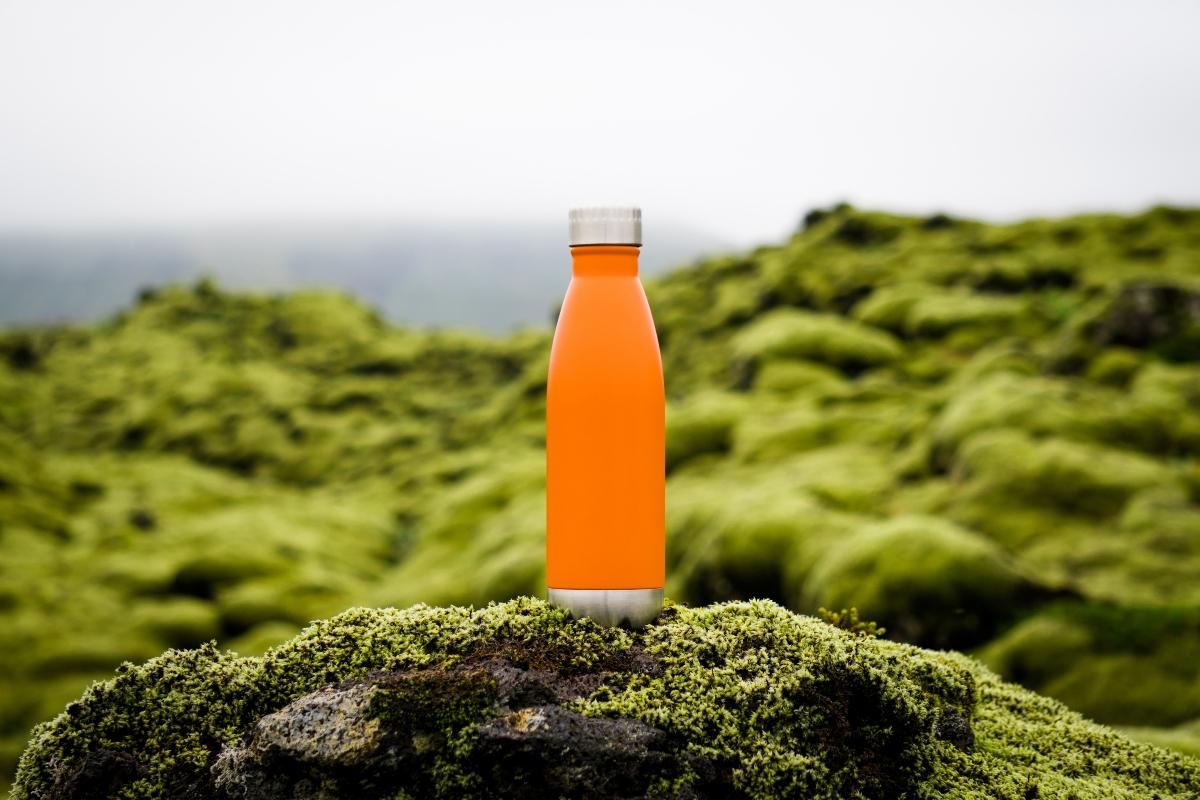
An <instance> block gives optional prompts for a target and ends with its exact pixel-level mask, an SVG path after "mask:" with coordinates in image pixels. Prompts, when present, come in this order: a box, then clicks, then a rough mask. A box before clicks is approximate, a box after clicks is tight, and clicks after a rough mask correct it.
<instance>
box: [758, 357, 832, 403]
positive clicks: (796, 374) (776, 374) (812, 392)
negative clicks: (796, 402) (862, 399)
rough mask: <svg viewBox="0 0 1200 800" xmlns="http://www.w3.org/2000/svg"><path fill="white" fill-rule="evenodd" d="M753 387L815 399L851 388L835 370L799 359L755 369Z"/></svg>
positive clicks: (772, 363) (764, 365) (770, 362)
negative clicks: (813, 397) (800, 394)
mask: <svg viewBox="0 0 1200 800" xmlns="http://www.w3.org/2000/svg"><path fill="white" fill-rule="evenodd" d="M754 388H755V390H757V391H762V392H770V393H775V394H783V395H788V394H798V393H804V394H806V395H809V396H818V397H830V396H834V397H836V396H839V395H843V394H847V393H848V392H849V389H850V387H849V385H848V384H847V382H846V379H845V378H843V377H842V376H841V374H840V373H838V372H837V371H836V370H834V369H831V368H830V367H826V366H823V365H821V364H813V363H811V362H809V361H801V360H783V361H768V362H767V363H765V364H763V365H762V366H760V367H759V368H758V372H757V374H756V375H755V376H754Z"/></svg>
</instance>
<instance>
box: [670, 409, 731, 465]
mask: <svg viewBox="0 0 1200 800" xmlns="http://www.w3.org/2000/svg"><path fill="white" fill-rule="evenodd" d="M745 405H746V402H745V400H744V398H741V397H738V396H735V395H731V394H728V393H720V394H718V393H715V392H712V393H702V394H698V395H695V396H693V397H691V398H689V399H688V401H687V402H686V403H673V404H671V405H669V406H668V407H667V444H666V458H667V470H668V471H670V470H672V469H674V468H676V467H678V466H679V465H681V464H683V463H684V462H686V461H688V460H690V459H692V458H695V457H697V456H702V455H705V454H717V455H721V454H724V453H727V452H728V451H729V448H730V447H731V445H732V439H733V426H734V425H735V424H736V423H737V421H738V420H739V419H740V418H741V417H742V413H743V409H744V408H745Z"/></svg>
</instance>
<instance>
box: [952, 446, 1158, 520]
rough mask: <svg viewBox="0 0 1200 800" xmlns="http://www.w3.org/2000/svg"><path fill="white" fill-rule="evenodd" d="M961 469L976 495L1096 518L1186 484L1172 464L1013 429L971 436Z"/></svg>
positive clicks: (962, 455) (962, 458) (963, 454)
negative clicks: (1138, 497) (1150, 492)
mask: <svg viewBox="0 0 1200 800" xmlns="http://www.w3.org/2000/svg"><path fill="white" fill-rule="evenodd" d="M958 469H959V470H960V471H961V473H962V474H963V475H964V476H965V477H966V478H967V479H968V480H969V481H971V482H972V484H973V486H972V490H973V491H976V492H980V493H986V494H987V495H988V496H989V497H991V498H993V499H996V500H999V499H1001V498H1004V499H1006V500H1007V501H1008V502H1012V503H1017V504H1023V505H1027V506H1034V507H1036V506H1049V507H1052V508H1057V509H1060V510H1062V511H1066V512H1071V513H1075V514H1080V515H1084V516H1091V517H1109V516H1112V515H1115V514H1117V513H1118V512H1119V511H1121V509H1122V508H1123V507H1124V505H1125V502H1126V501H1127V500H1128V499H1129V498H1130V497H1132V496H1133V495H1135V494H1136V493H1138V492H1140V491H1142V490H1145V489H1151V488H1159V487H1164V486H1170V485H1172V484H1178V483H1179V482H1180V480H1181V475H1180V474H1179V473H1178V472H1176V471H1175V470H1173V469H1172V468H1171V467H1170V466H1167V465H1165V464H1162V463H1160V462H1157V461H1155V460H1153V459H1150V458H1147V457H1145V456H1142V455H1138V454H1136V453H1129V452H1125V451H1122V450H1117V449H1113V448H1107V447H1098V446H1095V445H1089V444H1083V443H1081V442H1073V441H1069V440H1066V439H1045V440H1035V439H1031V438H1029V437H1028V436H1026V435H1024V434H1022V433H1020V432H1017V431H1011V430H996V431H989V432H986V433H980V434H978V435H976V436H974V437H972V438H971V439H970V440H969V441H968V442H967V443H966V444H965V445H964V446H963V448H962V452H961V453H960V456H959V459H958Z"/></svg>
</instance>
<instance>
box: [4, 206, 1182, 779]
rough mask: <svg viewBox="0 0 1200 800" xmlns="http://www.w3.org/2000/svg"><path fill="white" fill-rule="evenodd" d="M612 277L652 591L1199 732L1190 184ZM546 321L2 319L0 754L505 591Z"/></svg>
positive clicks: (191, 316) (527, 509)
mask: <svg viewBox="0 0 1200 800" xmlns="http://www.w3.org/2000/svg"><path fill="white" fill-rule="evenodd" d="M567 263H568V259H567V255H566V253H565V252H564V259H563V264H564V267H563V268H564V270H565V269H567ZM646 289H647V294H648V296H649V299H650V304H651V307H652V309H653V311H654V315H655V320H656V323H657V326H658V332H659V337H660V339H661V342H662V351H663V361H664V369H665V374H666V380H667V394H668V409H667V418H668V439H667V470H668V512H667V515H668V518H667V526H668V570H669V572H668V575H669V585H668V594H669V595H670V596H671V597H673V598H674V599H676V600H677V601H681V602H685V603H692V604H702V603H709V602H713V601H720V600H730V599H745V598H770V599H773V600H776V601H778V602H780V603H782V604H784V605H786V606H787V607H789V608H791V609H794V610H796V611H799V612H803V613H814V612H816V611H817V609H818V608H821V607H826V608H830V609H842V608H850V607H852V606H856V607H857V608H858V609H859V612H860V613H861V614H862V616H863V617H864V618H866V619H870V620H874V621H877V622H879V623H880V624H882V625H884V626H885V627H886V628H887V636H888V637H889V638H895V639H897V640H901V641H907V642H911V643H914V644H918V645H922V646H926V647H934V648H945V649H956V650H963V651H966V652H969V653H972V654H973V655H975V656H977V657H978V658H980V659H981V660H982V661H983V662H984V663H985V664H986V665H988V666H989V667H991V668H992V669H994V670H996V671H997V672H999V673H1000V674H1001V675H1002V676H1003V677H1005V678H1007V679H1010V680H1013V681H1017V682H1019V683H1021V684H1023V685H1025V686H1027V687H1029V688H1032V689H1035V690H1037V691H1039V692H1042V693H1045V694H1048V695H1050V696H1052V697H1055V698H1058V699H1060V700H1063V701H1064V702H1066V703H1067V704H1068V705H1069V706H1071V707H1072V708H1074V709H1076V710H1078V711H1080V712H1082V713H1083V714H1084V715H1085V716H1087V717H1090V718H1092V719H1094V720H1096V721H1099V722H1103V723H1108V724H1112V725H1116V726H1119V727H1122V728H1125V729H1127V730H1128V732H1129V733H1130V735H1132V736H1134V737H1136V738H1140V739H1143V740H1146V741H1151V742H1154V743H1158V744H1162V745H1165V746H1168V747H1173V748H1176V749H1178V750H1181V751H1183V752H1190V753H1192V754H1200V211H1193V210H1181V209H1172V208H1155V209H1152V210H1150V211H1147V212H1145V213H1143V214H1139V215H1136V216H1116V215H1094V216H1081V217H1072V218H1066V219H1061V220H1033V221H1028V222H1022V223H1018V224H1011V225H991V224H983V223H978V222H972V221H966V220H959V219H953V218H950V217H946V216H944V215H936V216H933V217H928V218H912V217H900V216H894V215H889V214H882V213H870V212H863V211H859V210H855V209H853V208H850V207H846V206H839V207H836V208H833V209H829V210H824V211H815V212H812V213H810V214H809V215H808V216H807V217H806V219H805V223H804V227H803V230H801V231H800V232H798V233H797V234H796V235H795V236H794V237H793V238H792V239H791V240H790V241H787V242H785V243H783V244H781V245H779V246H773V247H764V248H761V249H759V250H756V251H754V252H752V253H746V254H740V255H733V256H725V257H720V258H714V259H711V260H708V261H704V262H702V263H699V264H696V265H694V266H691V267H687V268H684V269H680V270H678V271H676V272H673V273H671V274H668V275H666V276H664V277H662V278H658V279H655V280H652V281H649V282H648V283H647V287H646ZM550 337H551V331H550V329H549V328H548V327H547V328H544V329H538V330H528V331H523V332H519V333H514V334H512V335H510V336H508V337H507V338H489V337H484V336H480V335H474V334H468V333H461V332H446V331H420V330H412V329H406V328H402V327H395V326H392V325H389V324H387V323H386V322H385V321H383V320H382V319H381V318H380V317H379V316H378V315H377V314H376V313H374V312H373V311H371V310H370V309H368V308H367V307H365V306H364V305H362V304H360V303H359V302H357V301H355V300H353V299H350V298H348V297H345V296H342V295H339V294H334V293H322V292H307V293H295V294H289V295H284V296H278V297H274V296H271V297H269V296H257V295H245V294H230V293H226V292H224V291H222V290H221V289H219V288H218V287H216V286H214V285H212V284H211V283H208V282H202V283H200V284H198V285H196V286H194V287H189V288H178V287H177V288H167V289H161V290H147V291H145V292H144V293H143V294H142V296H141V297H140V298H139V299H138V300H137V301H136V303H135V304H134V305H133V306H132V307H131V308H130V309H129V310H128V311H126V312H125V313H123V314H121V315H120V316H118V317H116V318H115V319H112V320H110V321H108V322H106V323H104V324H101V325H97V326H90V327H55V328H41V329H36V330H35V329H29V330H15V331H8V332H6V333H3V334H0V619H2V622H0V764H2V766H0V775H7V774H11V772H12V770H13V768H14V765H15V761H16V758H17V755H18V754H19V753H20V751H21V749H22V748H23V747H24V745H25V742H26V740H27V737H28V735H29V731H30V729H31V727H32V726H33V725H34V724H35V723H37V722H39V721H42V720H45V719H48V718H50V717H52V716H54V715H55V714H56V713H58V712H59V711H60V710H61V709H62V707H63V705H64V704H65V703H66V702H67V701H69V700H71V699H73V698H75V697H77V696H78V695H79V694H80V693H81V692H82V690H83V689H84V688H85V687H86V686H87V685H88V684H89V683H90V682H91V681H93V680H96V679H100V678H105V677H108V676H109V675H111V673H112V671H113V669H114V667H116V666H117V665H118V664H119V663H121V662H123V661H135V662H137V661H143V660H145V659H147V658H149V657H151V656H154V655H156V654H158V653H160V652H161V651H163V650H164V649H166V648H172V647H176V648H192V647H197V646H199V645H201V644H203V643H204V642H207V641H209V640H212V639H215V640H217V642H218V643H219V644H220V646H221V647H223V648H228V649H232V650H235V651H237V652H239V653H242V654H247V655H249V654H259V653H262V652H263V651H264V650H265V649H266V648H268V647H270V646H272V645H274V644H277V643H279V642H281V641H284V640H285V639H288V638H290V637H291V636H293V635H295V633H296V632H297V631H298V630H300V628H302V627H303V626H304V625H305V624H306V623H307V622H308V621H309V620H312V619H316V618H320V617H326V616H329V615H331V614H334V613H336V612H338V611H341V610H343V609H345V608H347V607H350V606H354V605H367V606H407V605H410V604H412V603H416V602H426V603H430V604H480V603H485V602H487V601H489V600H505V599H509V598H513V597H516V596H518V595H525V594H533V595H538V594H541V593H542V592H543V568H544V550H543V547H544V534H545V523H544V462H543V447H544V434H545V430H544V410H545V405H544V401H545V397H544V395H545V380H546V368H547V358H548V353H549V347H550ZM0 782H2V779H0Z"/></svg>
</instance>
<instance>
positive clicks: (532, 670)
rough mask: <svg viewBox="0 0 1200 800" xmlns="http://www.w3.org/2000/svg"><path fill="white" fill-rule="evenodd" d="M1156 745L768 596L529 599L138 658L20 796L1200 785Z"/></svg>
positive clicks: (98, 689) (84, 711) (1127, 789)
mask: <svg viewBox="0 0 1200 800" xmlns="http://www.w3.org/2000/svg"><path fill="white" fill-rule="evenodd" d="M1198 787H1200V760H1196V759H1192V758H1189V757H1187V756H1184V755H1181V754H1179V753H1176V752H1173V751H1171V750H1167V749H1163V748H1159V747H1155V746H1153V745H1149V744H1139V743H1135V742H1134V741H1132V740H1130V739H1127V738H1125V737H1123V736H1121V735H1119V734H1117V733H1116V732H1114V731H1112V730H1111V729H1108V728H1105V727H1103V726H1100V725H1097V724H1095V723H1092V722H1088V721H1087V720H1085V719H1084V718H1083V717H1081V716H1080V715H1078V714H1076V713H1075V712H1072V711H1070V710H1069V709H1067V708H1066V707H1065V706H1064V705H1062V704H1061V703H1059V702H1057V701H1055V700H1051V699H1049V698H1046V697H1042V696H1040V695H1037V694H1034V693H1033V692H1030V691H1028V690H1027V689H1022V688H1020V687H1018V686H1016V685H1013V684H1010V683H1005V682H1003V681H1001V680H1000V679H999V678H998V677H997V676H996V675H995V674H994V673H992V672H990V671H989V670H988V669H987V668H985V667H983V666H982V665H981V664H979V663H978V662H977V661H973V660H972V659H969V658H967V657H965V656H962V655H959V654H957V653H950V652H936V651H929V650H920V649H918V648H915V647H912V646H910V645H903V644H896V643H893V642H885V641H879V640H876V639H872V638H870V637H868V636H864V635H861V634H857V633H852V632H848V631H841V630H838V629H837V628H834V627H832V626H830V625H826V624H824V623H822V622H819V621H817V620H815V619H813V618H811V617H803V616H800V615H797V614H793V613H791V612H789V611H787V610H785V609H783V608H780V607H779V606H778V605H775V604H774V603H771V602H769V601H762V600H759V601H753V602H750V603H745V602H742V603H727V604H718V605H713V606H708V607H703V608H696V609H691V608H680V607H669V608H668V609H667V610H666V611H664V612H663V614H662V615H660V618H659V619H658V620H657V621H656V622H655V623H653V624H651V625H650V626H649V627H647V628H646V629H645V630H642V631H638V632H636V633H631V632H629V631H625V630H621V629H613V628H608V629H605V628H601V627H599V626H597V625H595V624H594V623H592V622H591V621H590V620H583V621H573V620H571V619H570V617H569V615H568V614H567V613H566V612H564V611H559V610H555V609H551V608H550V607H549V606H548V605H547V604H546V603H545V602H543V601H540V600H534V599H532V598H524V599H518V600H514V601H511V602H508V603H505V604H500V605H490V606H488V607H486V608H483V609H481V610H479V611H474V612H473V611H472V610H471V609H467V608H462V607H453V608H431V607H429V606H424V605H418V606H413V607H411V608H409V609H406V610H404V611H397V610H395V609H381V610H368V609H353V610H351V611H347V612H345V613H343V614H341V615H339V616H336V617H334V618H332V619H329V620H327V621H323V622H318V623H316V624H314V625H313V626H312V627H310V628H308V629H306V630H305V631H304V632H303V633H301V634H300V635H298V636H297V637H295V638H294V639H291V640H290V641H288V642H286V643H284V644H282V645H280V646H278V647H276V648H274V649H271V650H269V651H268V652H267V653H266V654H265V655H264V656H262V657H260V658H255V657H239V656H237V655H236V654H233V653H229V652H227V651H225V652H223V651H221V650H219V649H217V648H216V647H213V646H211V645H208V646H205V647H203V648H200V649H198V650H188V651H179V650H175V651H170V652H168V653H166V654H164V655H162V656H159V657H156V658H154V659H151V660H150V661H148V662H146V663H145V664H143V665H141V666H136V667H135V666H133V665H128V664H127V665H125V666H123V667H122V668H121V669H120V670H118V674H117V676H116V677H115V678H113V679H112V680H109V681H106V682H103V683H98V684H96V685H94V686H92V687H91V688H90V689H89V690H88V691H87V692H86V693H85V694H84V696H83V697H82V698H81V699H80V700H79V701H77V702H73V703H71V704H70V705H69V706H67V708H66V710H65V711H64V712H63V713H62V714H60V715H59V716H58V717H57V718H56V719H54V720H53V721H51V722H49V723H47V724H45V725H42V726H40V727H39V728H38V730H37V731H36V733H35V736H34V739H33V741H32V742H31V744H30V747H29V749H28V750H27V751H26V753H25V755H24V756H23V757H22V760H21V768H20V772H19V774H18V776H17V784H16V787H15V791H14V794H13V796H14V798H16V800H25V798H49V799H50V800H57V799H58V798H62V799H63V800H66V798H76V797H82V796H87V797H117V798H180V797H186V798H194V799H195V800H206V799H207V798H247V799H248V798H254V800H272V798H279V800H285V798H318V797H319V798H326V799H327V800H337V798H366V799H369V798H415V797H455V798H458V797H512V798H517V797H530V798H533V797H580V798H625V797H629V798H632V797H675V798H705V797H712V798H751V797H753V798H785V797H810V798H826V799H827V800H840V798H845V797H878V798H885V797H886V798H892V797H930V798H932V797H956V798H980V800H982V799H983V798H1013V799H1014V800H1017V799H1023V798H1031V797H1036V798H1068V797H1070V798H1076V800H1089V799H1091V798H1095V799H1097V800H1099V799H1100V798H1104V799H1105V800H1107V799H1108V798H1131V799H1132V798H1142V797H1158V798H1164V799H1165V798H1194V797H1195V796H1196V791H1197V788H1198Z"/></svg>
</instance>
